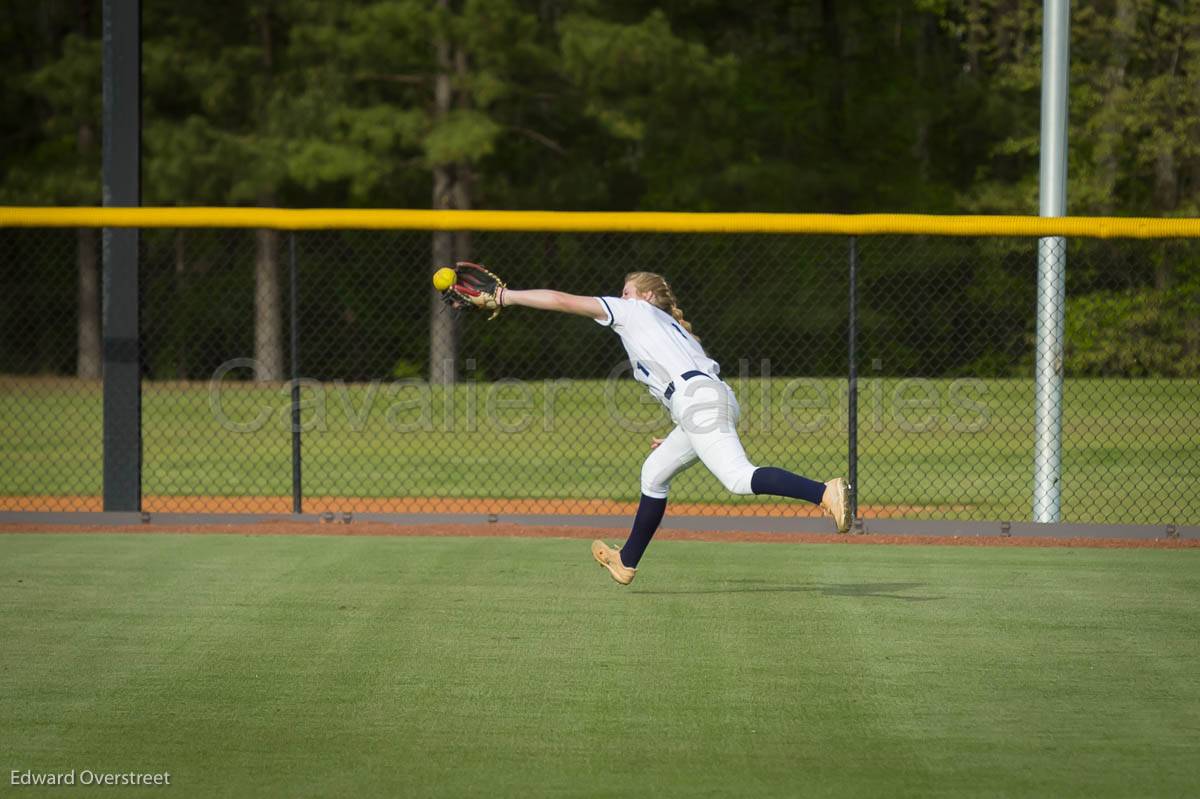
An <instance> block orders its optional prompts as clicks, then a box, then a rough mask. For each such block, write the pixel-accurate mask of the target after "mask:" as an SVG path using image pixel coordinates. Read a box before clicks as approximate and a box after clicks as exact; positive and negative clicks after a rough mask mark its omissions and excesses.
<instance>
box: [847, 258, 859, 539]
mask: <svg viewBox="0 0 1200 799" xmlns="http://www.w3.org/2000/svg"><path fill="white" fill-rule="evenodd" d="M849 328H850V329H849V331H848V332H847V334H846V341H847V346H848V349H849V359H850V369H849V372H850V386H849V391H848V392H847V393H848V395H849V406H850V407H849V408H848V409H847V413H848V414H849V418H848V427H849V436H848V438H849V448H850V452H849V453H848V455H849V470H848V474H847V477H846V479H848V480H849V481H850V520H851V521H852V522H853V521H854V520H855V519H857V518H858V239H857V238H856V237H854V236H851V237H850V324H849Z"/></svg>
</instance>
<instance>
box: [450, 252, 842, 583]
mask: <svg viewBox="0 0 1200 799" xmlns="http://www.w3.org/2000/svg"><path fill="white" fill-rule="evenodd" d="M459 267H460V269H459V273H458V283H457V285H454V286H453V287H452V288H451V289H450V291H451V292H453V293H454V294H455V295H456V297H457V299H454V298H449V297H448V301H449V302H451V303H452V304H455V305H458V306H460V307H461V306H462V305H465V304H466V303H470V304H471V305H474V306H476V307H480V308H487V309H491V310H493V311H495V312H496V313H498V312H499V310H500V309H501V308H505V307H510V306H525V307H526V308H539V309H541V310H545V311H561V312H563V313H570V314H576V315H578V316H586V317H588V318H590V319H594V320H595V321H596V322H597V323H599V324H601V325H604V326H605V327H610V328H612V330H613V331H614V332H615V333H616V334H617V335H618V336H620V337H621V343H622V344H623V345H624V346H625V351H626V352H627V353H628V354H629V362H630V365H631V367H632V369H633V376H634V378H635V379H637V381H638V382H640V383H642V384H643V385H645V386H646V388H647V389H648V390H649V391H650V393H651V394H652V395H653V396H654V397H655V399H657V400H659V401H660V402H661V403H662V404H663V405H664V406H666V408H667V410H668V411H669V412H670V414H671V419H672V421H673V422H674V423H675V428H674V429H673V430H672V431H671V432H670V434H669V435H667V437H666V438H663V439H657V438H656V439H653V441H652V443H651V450H652V451H651V452H650V455H649V457H647V458H646V461H645V462H644V463H643V464H642V477H641V488H642V497H641V502H640V504H639V505H638V510H637V514H636V515H635V517H634V520H633V528H632V530H631V531H630V533H629V538H628V539H627V540H626V541H625V545H624V546H623V547H621V549H620V550H617V549H614V548H613V547H610V546H608V545H607V544H605V543H604V542H603V541H595V542H593V543H592V555H593V557H595V559H596V560H597V561H598V562H599V563H600V565H601V566H603V567H604V568H606V569H608V571H609V573H610V574H611V575H612V577H613V579H614V580H616V581H617V582H618V583H621V584H622V585H628V584H629V583H631V582H633V578H634V577H635V576H636V574H637V567H638V563H639V562H640V561H641V559H642V554H643V553H644V552H645V551H646V546H647V545H648V544H649V543H650V539H651V538H652V537H653V536H654V533H655V531H656V530H657V529H658V526H659V524H660V523H661V522H662V517H663V512H664V511H665V510H666V507H667V493H668V491H669V489H670V485H671V479H672V478H673V477H674V476H675V475H677V474H679V473H680V472H681V471H683V470H684V469H687V468H688V467H690V466H692V465H693V464H695V463H696V461H697V460H699V461H700V462H701V463H703V464H704V465H705V467H707V468H708V470H709V471H710V472H712V473H713V474H714V475H716V477H717V479H719V480H720V481H721V483H722V484H723V485H724V486H725V488H726V489H728V490H729V491H732V492H733V493H735V494H770V495H774V496H783V497H792V498H795V499H803V500H806V501H808V502H811V503H813V504H815V505H819V506H820V507H821V508H822V509H824V510H825V512H826V513H828V514H829V515H831V516H832V517H833V519H834V522H835V523H836V524H837V530H838V532H839V533H844V532H846V530H847V529H848V528H849V527H850V521H851V520H850V503H849V496H848V492H849V487H848V485H847V484H846V481H845V480H843V479H842V478H840V477H839V478H836V479H834V480H830V481H829V482H827V483H818V482H816V481H814V480H810V479H808V478H806V477H801V476H800V475H797V474H793V473H792V472H789V471H785V470H783V469H778V468H775V467H773V466H755V465H754V464H752V463H751V462H750V460H749V459H748V458H747V457H746V452H745V450H744V449H743V448H742V442H741V440H740V439H739V438H738V434H737V429H736V426H737V422H738V419H739V417H740V415H741V410H740V408H739V407H738V401H737V398H736V397H735V396H734V394H733V390H732V389H730V387H729V386H728V385H727V384H726V383H725V382H723V381H722V380H721V378H720V370H721V367H720V365H719V364H717V362H716V361H714V360H713V359H711V358H709V357H708V355H706V354H705V352H704V348H703V347H702V346H700V340H699V339H698V338H696V336H694V335H693V334H692V328H691V325H690V324H689V323H688V322H687V321H686V320H685V319H684V318H683V312H682V311H680V310H679V304H678V302H677V301H676V299H675V294H674V293H673V292H672V291H671V287H670V286H669V285H668V284H667V281H666V280H665V279H664V278H663V277H662V276H661V275H657V274H654V273H652V272H633V273H631V274H629V275H626V276H625V285H624V287H623V289H622V291H621V296H620V297H582V296H577V295H574V294H565V293H563V292H560V291H550V290H546V289H533V290H528V291H516V290H512V289H508V288H507V287H506V286H505V285H504V284H503V282H502V281H500V280H499V278H496V277H495V276H494V275H492V274H491V273H490V272H487V271H486V270H482V268H481V267H476V266H475V265H474V264H459ZM463 267H474V268H475V269H481V271H482V272H483V273H484V274H485V275H487V276H488V277H486V278H484V279H483V281H482V282H480V281H479V279H478V278H477V277H476V278H472V277H470V276H468V277H467V279H465V280H464V277H463V275H464V271H463ZM491 279H494V283H493V282H491Z"/></svg>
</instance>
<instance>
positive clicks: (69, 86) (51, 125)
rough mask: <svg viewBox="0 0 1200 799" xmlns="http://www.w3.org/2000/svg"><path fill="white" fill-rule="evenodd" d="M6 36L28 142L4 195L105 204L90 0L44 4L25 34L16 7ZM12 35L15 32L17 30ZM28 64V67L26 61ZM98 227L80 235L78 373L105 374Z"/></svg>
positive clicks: (9, 163)
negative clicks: (33, 28)
mask: <svg viewBox="0 0 1200 799" xmlns="http://www.w3.org/2000/svg"><path fill="white" fill-rule="evenodd" d="M10 11H12V12H13V13H12V15H11V16H10V15H7V14H6V16H5V19H6V22H7V24H8V25H10V26H12V27H11V28H10V29H9V30H7V31H5V39H6V41H9V42H10V43H11V46H12V47H13V49H12V50H9V49H8V48H7V47H6V50H5V51H6V53H8V56H9V58H12V57H13V56H14V55H15V56H17V57H16V58H12V63H11V66H13V67H14V68H15V69H14V70H13V71H12V72H9V71H6V78H5V81H6V84H8V85H7V87H6V88H9V89H11V90H12V93H11V94H10V93H9V92H8V91H6V92H5V95H6V101H5V102H6V105H7V109H6V110H8V111H9V112H10V113H11V114H12V116H8V117H7V118H8V119H9V120H12V121H14V122H15V121H17V120H33V121H32V123H29V122H26V123H24V124H21V123H17V124H18V126H17V127H16V129H15V130H13V131H12V133H11V134H10V136H11V138H12V139H15V140H16V141H18V142H22V143H23V144H24V146H23V147H21V146H18V147H15V148H11V150H10V152H12V153H18V154H20V157H18V158H12V159H11V160H9V159H8V158H6V159H5V167H6V169H5V178H4V182H3V189H2V190H0V197H3V198H4V200H5V201H7V202H16V203H26V204H45V205H80V204H85V205H97V204H99V199H100V148H99V142H98V140H97V139H98V135H97V131H98V130H99V128H100V66H101V64H100V41H99V39H98V38H97V34H98V25H97V20H96V19H95V18H94V15H93V9H92V5H91V3H90V2H88V0H76V2H74V3H70V4H58V5H51V6H49V7H47V8H44V9H42V11H43V13H42V15H41V17H40V20H39V24H38V27H40V28H41V30H40V35H39V36H36V37H28V36H22V35H21V34H22V33H26V32H27V31H20V30H19V28H18V26H17V25H16V24H14V23H15V22H17V21H20V22H24V23H26V24H29V23H31V22H32V20H30V19H29V17H27V16H25V11H24V10H23V9H10ZM10 36H11V37H12V38H11V39H10V38H9V37H10ZM22 66H23V67H25V69H24V70H22V69H21V67H22ZM98 253H99V248H98V245H97V231H96V230H95V229H94V228H80V229H79V230H78V231H77V232H76V237H75V262H76V268H75V272H76V286H77V291H76V301H75V307H76V337H75V338H76V348H75V349H76V358H75V374H76V376H78V377H80V378H84V379H96V378H99V377H100V368H101V347H100V274H99V263H98Z"/></svg>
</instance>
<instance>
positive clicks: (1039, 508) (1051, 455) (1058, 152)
mask: <svg viewBox="0 0 1200 799" xmlns="http://www.w3.org/2000/svg"><path fill="white" fill-rule="evenodd" d="M1070 28H1071V12H1070V3H1069V2H1068V0H1045V2H1044V4H1043V23H1042V43H1043V47H1042V130H1041V143H1042V154H1041V182H1040V187H1039V196H1040V202H1039V205H1040V210H1039V214H1040V215H1041V216H1063V215H1064V214H1066V211H1067V91H1068V87H1067V72H1068V70H1067V67H1068V64H1069V61H1070V54H1069V40H1070V36H1069V34H1070ZM1066 263H1067V253H1066V239H1063V238H1058V237H1054V238H1043V239H1039V240H1038V278H1037V281H1038V285H1037V344H1036V355H1035V358H1036V366H1035V368H1034V379H1035V381H1036V389H1035V392H1034V393H1035V396H1034V413H1035V417H1036V420H1035V425H1034V465H1033V520H1034V521H1035V522H1057V521H1059V520H1060V517H1061V512H1060V511H1061V504H1060V502H1061V493H1062V484H1061V480H1062V410H1063V409H1062V400H1063V353H1064V347H1063V331H1064V328H1065V317H1066V313H1065V310H1066V309H1065V307H1064V306H1065V304H1066V272H1067V268H1066Z"/></svg>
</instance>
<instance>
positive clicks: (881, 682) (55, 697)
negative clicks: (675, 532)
mask: <svg viewBox="0 0 1200 799" xmlns="http://www.w3.org/2000/svg"><path fill="white" fill-rule="evenodd" d="M1198 555H1200V553H1196V552H1194V551H1150V550H1069V549H1055V550H1019V549H973V548H972V549H966V548H941V547H905V548H887V547H838V546H824V545H812V546H782V545H771V544H758V545H755V544H708V543H692V542H671V541H663V542H657V543H656V544H655V545H654V546H653V547H652V548H651V550H650V552H649V554H648V555H647V558H646V560H645V561H643V564H642V569H641V570H640V573H639V576H638V580H637V582H636V583H635V584H634V585H633V586H631V587H630V588H629V589H621V588H619V587H618V586H616V585H615V584H613V583H612V582H611V581H610V580H608V578H607V576H606V575H605V574H604V573H603V572H602V571H601V570H600V569H599V568H598V567H596V566H595V564H593V563H592V562H591V561H590V560H589V557H588V553H587V547H586V543H585V542H580V541H573V540H554V539H453V538H451V539H444V538H406V539H375V538H321V537H295V538H289V537H269V538H257V537H235V536H187V535H183V536H139V535H133V536H125V535H96V536H77V535H68V536H57V535H36V536H32V535H31V536H22V535H5V536H0V602H2V603H3V607H4V608H5V612H4V614H3V616H2V617H0V639H2V640H3V641H4V644H5V645H4V646H3V647H2V648H0V693H2V695H3V697H4V700H5V701H4V705H5V717H6V718H5V723H4V725H2V726H0V752H3V753H4V762H3V763H0V766H3V767H4V768H8V769H18V770H23V769H33V770H35V771H38V770H45V771H61V770H65V769H69V768H80V769H82V768H92V769H94V770H102V769H107V770H113V771H119V770H131V769H144V770H149V771H158V770H167V771H171V772H172V774H173V782H172V792H173V793H175V794H179V795H193V796H244V795H250V794H252V793H253V794H256V795H268V796H271V795H275V796H328V795H351V794H356V795H376V796H383V795H418V796H470V795H488V796H518V795H519V796H538V795H556V796H562V795H566V796H603V795H617V794H629V793H641V794H652V793H653V794H661V795H674V796H682V795H687V796H694V795H756V796H794V795H797V794H804V795H817V796H822V795H827V796H852V795H889V796H958V795H964V794H969V795H997V796H999V795H1013V794H1023V795H1047V796H1051V795H1053V796H1071V795H1075V796H1127V795H1134V794H1137V795H1145V794H1147V793H1149V794H1155V795H1187V794H1195V793H1197V792H1198V791H1200V766H1197V765H1196V764H1197V763H1200V743H1198V740H1200V739H1198V738H1197V735H1196V733H1197V731H1200V687H1198V686H1197V684H1196V682H1195V680H1193V679H1190V672H1189V670H1190V669H1192V668H1193V664H1194V662H1195V660H1196V657H1197V656H1198V655H1200V646H1198V644H1197V641H1200V610H1198V608H1200V604H1198V600H1200V569H1198V567H1200V560H1198V559H1197V557H1198ZM76 790H79V789H76ZM31 793H33V792H31ZM81 795H86V792H83V793H81Z"/></svg>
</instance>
